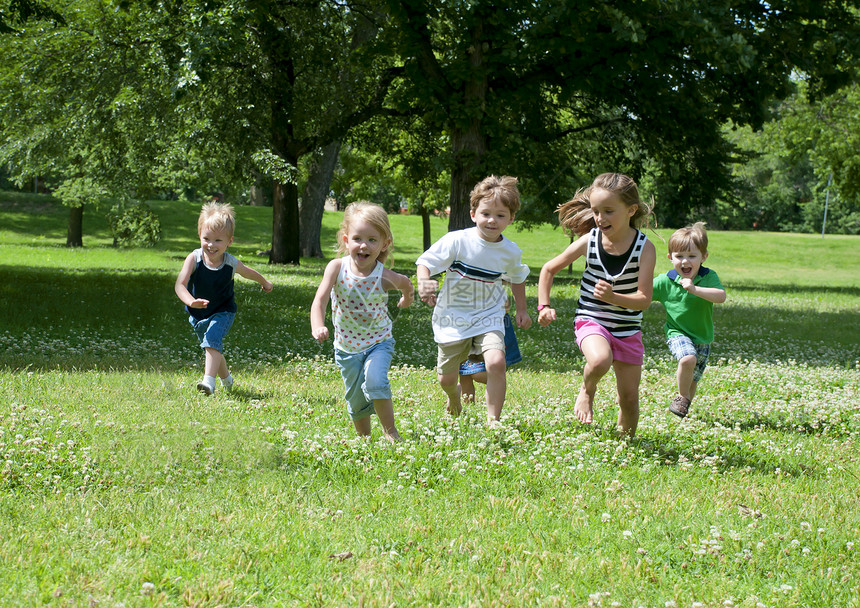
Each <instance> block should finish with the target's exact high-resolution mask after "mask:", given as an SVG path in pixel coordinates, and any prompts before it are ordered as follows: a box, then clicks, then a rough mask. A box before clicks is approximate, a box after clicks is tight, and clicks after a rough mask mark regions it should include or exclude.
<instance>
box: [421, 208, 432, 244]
mask: <svg viewBox="0 0 860 608" xmlns="http://www.w3.org/2000/svg"><path fill="white" fill-rule="evenodd" d="M418 212H419V213H420V214H421V235H422V236H423V237H424V241H423V244H424V251H427V250H428V249H430V245H432V244H433V236H432V235H431V234H430V210H429V209H427V207H426V206H425V205H424V201H423V200H422V201H421V202H420V203H419V205H418Z"/></svg>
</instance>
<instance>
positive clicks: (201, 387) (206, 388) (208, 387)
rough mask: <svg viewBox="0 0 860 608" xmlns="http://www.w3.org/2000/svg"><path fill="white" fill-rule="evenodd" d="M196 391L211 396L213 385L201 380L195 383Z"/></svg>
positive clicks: (213, 389) (213, 390)
mask: <svg viewBox="0 0 860 608" xmlns="http://www.w3.org/2000/svg"><path fill="white" fill-rule="evenodd" d="M197 390H198V391H200V392H201V393H203V394H204V395H211V394H212V393H214V392H215V383H214V382H213V383H212V384H209V383H208V382H206V381H205V380H201V381H200V382H198V383H197Z"/></svg>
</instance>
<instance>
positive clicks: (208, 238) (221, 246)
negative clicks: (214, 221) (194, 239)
mask: <svg viewBox="0 0 860 608" xmlns="http://www.w3.org/2000/svg"><path fill="white" fill-rule="evenodd" d="M232 243H233V235H232V234H230V233H229V232H227V231H226V230H223V229H222V230H215V229H214V228H209V227H206V226H204V227H203V229H202V230H201V231H200V248H201V249H202V250H203V255H204V256H205V257H206V262H207V263H208V264H210V265H212V266H218V265H220V264H221V261H222V260H223V259H224V252H225V251H227V247H229V246H230V245H231V244H232Z"/></svg>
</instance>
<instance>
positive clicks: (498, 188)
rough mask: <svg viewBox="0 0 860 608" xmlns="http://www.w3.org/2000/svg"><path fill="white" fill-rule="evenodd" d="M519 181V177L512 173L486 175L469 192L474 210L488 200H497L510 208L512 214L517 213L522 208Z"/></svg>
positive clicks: (470, 202)
mask: <svg viewBox="0 0 860 608" xmlns="http://www.w3.org/2000/svg"><path fill="white" fill-rule="evenodd" d="M517 182H518V180H517V178H516V177H511V176H510V175H503V176H501V177H496V176H495V175H490V176H489V177H485V178H484V179H482V180H481V181H479V182H478V183H477V184H476V185H475V187H474V188H472V192H471V193H470V194H469V204H470V205H471V206H472V211H474V210H475V209H477V208H478V205H480V204H481V203H482V202H484V201H486V200H497V201H499V202H501V203H502V204H503V205H504V206H505V207H507V208H508V209H509V210H510V212H511V215H516V213H517V211H519V209H520V191H519V189H518V188H517Z"/></svg>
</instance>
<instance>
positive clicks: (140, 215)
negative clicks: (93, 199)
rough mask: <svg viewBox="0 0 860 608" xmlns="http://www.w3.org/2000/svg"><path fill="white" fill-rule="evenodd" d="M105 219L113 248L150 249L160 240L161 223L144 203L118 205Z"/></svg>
mask: <svg viewBox="0 0 860 608" xmlns="http://www.w3.org/2000/svg"><path fill="white" fill-rule="evenodd" d="M107 218H108V226H110V230H111V233H112V234H113V242H114V246H115V247H152V246H154V245H155V244H156V243H158V241H160V240H161V221H160V220H159V219H158V216H157V215H156V214H155V213H154V212H153V211H152V208H151V207H150V206H149V205H147V204H146V203H136V204H131V205H129V204H124V203H118V204H116V205H114V206H113V207H112V208H111V210H110V212H108V216H107Z"/></svg>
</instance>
